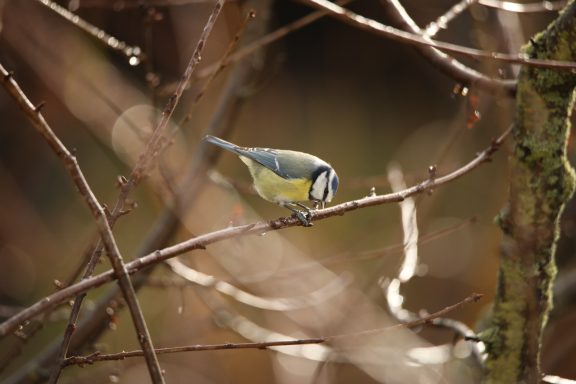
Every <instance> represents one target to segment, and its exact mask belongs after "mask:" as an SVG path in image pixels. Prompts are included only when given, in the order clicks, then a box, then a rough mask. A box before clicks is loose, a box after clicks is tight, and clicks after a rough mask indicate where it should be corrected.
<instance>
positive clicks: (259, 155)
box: [238, 148, 297, 179]
mask: <svg viewBox="0 0 576 384" xmlns="http://www.w3.org/2000/svg"><path fill="white" fill-rule="evenodd" d="M238 152H239V153H240V154H241V155H242V156H244V157H247V158H249V159H250V160H253V161H255V162H257V163H258V164H260V165H262V166H264V167H266V168H268V169H269V170H271V171H272V172H274V173H275V174H277V175H278V176H280V177H282V178H284V179H293V178H295V177H297V176H295V175H292V174H290V172H287V170H286V169H285V168H286V167H283V166H282V165H283V164H282V160H281V158H280V156H279V153H278V151H276V150H274V149H269V148H241V149H238Z"/></svg>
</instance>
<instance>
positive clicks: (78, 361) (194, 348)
mask: <svg viewBox="0 0 576 384" xmlns="http://www.w3.org/2000/svg"><path fill="white" fill-rule="evenodd" d="M482 296H483V295H481V294H478V293H473V294H471V295H470V296H468V297H466V298H464V299H463V300H461V301H459V302H457V303H455V304H452V305H449V306H447V307H445V308H443V309H441V310H439V311H437V312H434V313H432V314H429V315H426V316H421V317H418V318H416V319H414V320H412V321H410V322H406V323H400V324H395V325H391V326H388V327H384V328H375V329H369V330H365V331H360V332H353V333H346V334H339V335H332V336H324V337H313V338H308V339H291V340H274V341H265V342H251V343H225V344H204V345H190V346H184V347H169V348H159V349H157V350H156V352H157V353H158V354H161V353H162V354H164V353H181V352H198V351H219V350H230V349H253V348H256V349H266V348H274V347H281V346H289V345H305V344H324V343H328V342H331V341H333V340H338V339H345V338H353V337H365V336H370V335H374V334H377V333H382V332H390V331H395V330H398V329H402V328H415V327H420V326H422V325H426V324H430V323H432V322H433V321H434V320H435V319H437V318H440V317H442V316H445V315H446V314H448V313H450V312H454V311H455V310H457V309H460V308H461V307H463V306H464V305H466V304H470V303H473V302H478V301H479V300H480V299H481V298H482ZM136 356H142V351H129V352H118V353H111V354H101V353H98V352H96V353H92V354H90V355H87V356H72V357H69V358H67V359H66V362H65V364H66V365H85V364H94V363H95V362H99V361H110V360H123V359H126V358H129V357H136Z"/></svg>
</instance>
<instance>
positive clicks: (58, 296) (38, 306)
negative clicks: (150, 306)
mask: <svg viewBox="0 0 576 384" xmlns="http://www.w3.org/2000/svg"><path fill="white" fill-rule="evenodd" d="M509 133H510V129H508V130H506V131H505V132H504V133H503V134H502V135H501V136H500V137H499V138H498V139H495V140H494V141H493V142H492V143H491V145H490V146H489V147H488V148H486V149H485V150H483V151H481V152H479V153H478V154H477V155H476V157H475V158H474V159H473V160H471V161H470V162H468V163H467V164H465V165H464V166H462V167H460V168H458V169H456V170H455V171H453V172H451V173H449V174H447V175H445V176H439V177H436V178H433V179H427V180H425V181H423V182H421V183H419V184H416V185H414V186H412V187H409V188H407V189H405V190H403V191H399V192H395V193H390V194H386V195H376V196H368V197H364V198H362V199H358V200H353V201H348V202H345V203H342V204H339V205H336V206H333V207H330V208H326V209H321V210H317V211H313V212H312V219H313V220H323V219H327V218H329V217H334V216H342V215H344V214H345V213H347V212H351V211H355V210H357V209H362V208H367V207H371V206H376V205H382V204H387V203H396V202H399V201H402V200H403V199H405V198H406V197H408V196H413V195H416V194H419V193H422V192H426V191H429V190H432V189H435V188H437V187H439V186H441V185H444V184H447V183H449V182H451V181H453V180H456V179H458V178H460V177H462V176H464V175H466V174H468V173H469V172H471V171H472V170H474V169H475V168H477V167H478V166H480V165H481V164H483V163H485V162H488V161H490V159H491V157H492V155H493V154H494V152H495V151H497V150H498V148H499V147H500V146H501V144H502V143H503V141H504V140H505V139H506V137H507V136H508V135H509ZM298 225H301V222H300V221H299V220H298V219H297V218H295V217H284V218H280V219H277V220H273V221H267V222H257V223H253V224H247V225H242V226H237V227H228V228H225V229H221V230H219V231H215V232H211V233H207V234H205V235H201V236H198V237H195V238H192V239H189V240H186V241H183V242H181V243H178V244H175V245H172V246H170V247H167V248H164V249H161V250H157V251H155V252H152V253H149V254H148V255H145V256H143V257H141V258H138V259H136V260H134V261H131V262H130V263H128V264H126V267H127V269H128V272H129V273H135V272H137V271H139V270H141V269H144V268H146V267H149V266H152V265H154V264H157V263H159V262H161V261H164V260H167V259H170V258H172V257H175V256H177V255H180V254H183V253H186V252H189V251H192V250H195V249H203V248H205V247H206V246H208V245H210V244H213V243H216V242H219V241H222V240H226V239H230V238H236V237H241V236H248V235H258V234H262V233H265V232H270V231H273V230H279V229H283V228H288V227H294V226H298ZM112 280H114V273H113V272H112V271H107V272H104V273H102V274H100V275H97V276H94V277H90V278H88V279H85V280H82V281H80V282H78V283H76V284H74V285H71V286H69V287H66V288H63V289H61V290H60V291H58V292H55V293H53V294H52V295H50V296H47V297H45V298H44V299H42V300H40V301H38V302H36V303H35V304H33V305H31V306H30V307H28V308H26V309H25V310H23V311H22V312H20V313H18V314H17V315H15V316H13V317H11V318H10V319H8V320H6V321H5V322H4V323H2V324H0V337H4V336H6V335H8V334H9V333H11V332H14V331H15V330H16V329H17V328H18V326H19V325H20V324H22V323H23V322H25V321H26V320H30V319H31V318H33V317H34V316H37V315H39V314H41V313H43V312H44V311H46V310H48V309H50V308H52V307H54V306H56V305H58V304H59V303H62V302H63V301H66V300H68V299H70V298H71V297H73V296H75V295H78V294H80V293H82V292H87V291H88V290H90V289H93V288H96V287H99V286H101V285H103V284H105V283H107V282H109V281H112Z"/></svg>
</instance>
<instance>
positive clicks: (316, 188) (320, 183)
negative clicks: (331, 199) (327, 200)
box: [310, 172, 328, 201]
mask: <svg viewBox="0 0 576 384" xmlns="http://www.w3.org/2000/svg"><path fill="white" fill-rule="evenodd" d="M327 182H328V177H327V176H326V173H325V172H324V173H322V174H320V176H318V177H317V178H316V181H314V184H313V185H312V191H311V193H310V194H311V195H312V197H313V198H314V199H316V200H320V201H322V200H323V197H324V189H326V183H327Z"/></svg>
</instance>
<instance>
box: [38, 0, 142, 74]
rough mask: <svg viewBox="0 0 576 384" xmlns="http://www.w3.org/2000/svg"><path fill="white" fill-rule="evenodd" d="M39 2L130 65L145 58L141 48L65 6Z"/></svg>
mask: <svg viewBox="0 0 576 384" xmlns="http://www.w3.org/2000/svg"><path fill="white" fill-rule="evenodd" d="M36 1H37V2H39V3H40V4H42V5H44V6H45V7H47V8H48V9H49V10H51V11H53V12H55V13H56V14H57V15H59V16H61V17H63V18H64V19H65V20H66V21H68V22H70V23H71V24H72V25H74V26H76V27H78V28H80V29H81V30H83V31H84V32H86V33H88V34H89V35H90V36H92V37H94V38H95V39H97V40H98V41H99V42H101V43H102V44H104V45H106V46H107V47H108V48H110V49H112V50H114V51H117V52H120V53H121V54H122V55H124V56H125V57H126V58H127V59H128V63H129V64H130V65H138V64H140V63H141V62H142V60H144V59H145V56H144V54H143V53H142V50H141V49H140V47H138V46H130V45H128V44H126V43H125V42H124V41H121V40H118V39H117V38H115V37H114V36H111V35H109V34H108V33H106V32H105V31H103V30H102V29H100V28H98V27H96V26H95V25H93V24H90V23H89V22H87V21H86V20H84V19H82V18H81V17H79V16H78V15H76V14H74V13H73V12H70V11H69V10H67V9H66V8H64V7H62V6H60V5H58V4H57V3H55V2H54V1H51V0H36Z"/></svg>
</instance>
